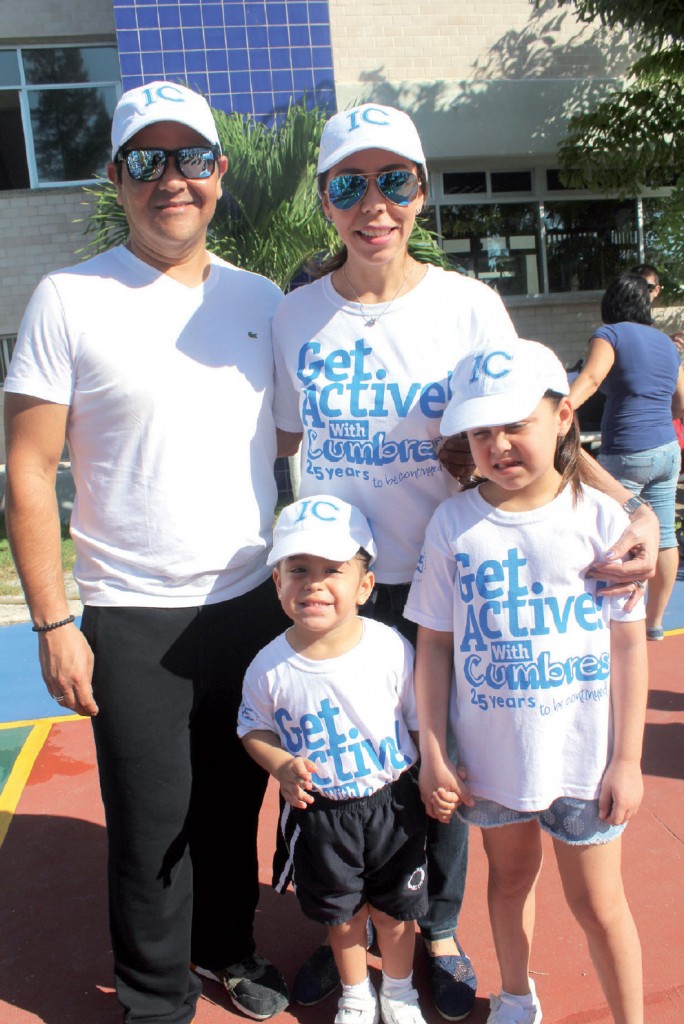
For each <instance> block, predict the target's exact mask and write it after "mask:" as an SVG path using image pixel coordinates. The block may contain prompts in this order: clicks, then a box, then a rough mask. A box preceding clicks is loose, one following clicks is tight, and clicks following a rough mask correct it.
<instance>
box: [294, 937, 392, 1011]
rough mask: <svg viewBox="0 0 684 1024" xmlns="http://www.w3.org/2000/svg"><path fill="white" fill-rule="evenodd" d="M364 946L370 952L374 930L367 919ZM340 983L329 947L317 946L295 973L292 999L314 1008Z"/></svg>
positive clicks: (373, 939)
mask: <svg viewBox="0 0 684 1024" xmlns="http://www.w3.org/2000/svg"><path fill="white" fill-rule="evenodd" d="M366 934H367V941H366V946H367V948H368V949H369V950H371V951H372V947H373V946H374V944H375V928H374V927H373V923H372V921H371V919H370V917H369V918H368V922H367V924H366ZM339 983H340V975H339V972H338V970H337V965H336V963H335V957H334V956H333V952H332V949H331V948H330V946H319V947H318V949H315V950H314V951H313V953H312V954H311V956H310V957H309V959H308V960H305V961H304V963H303V964H302V966H301V967H300V968H299V970H298V971H297V976H296V978H295V980H294V985H293V986H292V998H293V999H294V1001H295V1003H299V1005H300V1006H315V1005H316V1003H320V1002H322V1001H323V1000H324V999H327V997H328V996H329V995H331V994H332V993H333V992H334V991H335V989H336V988H337V986H338V985H339Z"/></svg>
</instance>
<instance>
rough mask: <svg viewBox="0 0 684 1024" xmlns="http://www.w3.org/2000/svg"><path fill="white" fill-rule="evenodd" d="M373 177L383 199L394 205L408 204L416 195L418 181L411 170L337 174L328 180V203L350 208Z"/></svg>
mask: <svg viewBox="0 0 684 1024" xmlns="http://www.w3.org/2000/svg"><path fill="white" fill-rule="evenodd" d="M371 178H375V181H376V183H377V186H378V188H379V189H380V191H381V192H382V194H383V196H384V197H385V199H389V201H390V203H394V205H395V206H408V205H409V203H412V202H413V200H414V199H415V198H416V196H417V195H418V190H419V188H420V183H419V181H418V176H417V175H416V174H414V173H413V171H382V173H380V174H338V175H336V176H335V177H334V178H331V179H330V181H329V182H328V187H327V193H328V199H329V200H330V205H331V206H334V207H335V209H336V210H351V208H352V206H356V204H357V203H358V202H360V200H361V199H363V197H364V196H365V194H366V192H367V191H368V182H369V181H370V179H371Z"/></svg>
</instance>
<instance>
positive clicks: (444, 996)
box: [428, 935, 477, 1020]
mask: <svg viewBox="0 0 684 1024" xmlns="http://www.w3.org/2000/svg"><path fill="white" fill-rule="evenodd" d="M454 941H455V942H456V946H457V948H458V952H459V954H460V955H459V956H428V963H429V965H430V988H431V989H432V999H433V1002H434V1004H435V1009H436V1010H437V1012H438V1013H439V1014H441V1016H442V1017H444V1019H445V1020H463V1019H464V1017H467V1016H468V1014H469V1013H470V1011H471V1010H472V1008H473V1004H474V1002H475V991H476V989H477V978H476V977H475V971H474V970H473V965H472V964H471V962H470V959H469V958H468V957H467V956H466V955H465V953H464V952H463V949H462V948H461V945H460V943H459V941H458V939H457V938H456V936H455V935H454Z"/></svg>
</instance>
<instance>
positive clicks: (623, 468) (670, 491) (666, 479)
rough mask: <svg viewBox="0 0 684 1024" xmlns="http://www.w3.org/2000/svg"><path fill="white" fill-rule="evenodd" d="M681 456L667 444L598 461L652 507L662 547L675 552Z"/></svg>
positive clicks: (610, 454) (676, 444)
mask: <svg viewBox="0 0 684 1024" xmlns="http://www.w3.org/2000/svg"><path fill="white" fill-rule="evenodd" d="M681 459H682V452H681V448H680V447H679V442H678V441H677V440H676V439H675V440H674V441H668V443H667V444H662V445H660V446H659V447H658V448H648V449H647V450H646V451H643V452H606V453H605V454H604V453H603V452H601V453H600V454H599V457H598V461H599V462H600V463H601V465H602V466H603V468H604V469H607V470H608V472H609V473H610V475H611V476H614V477H615V479H616V480H619V481H620V483H621V484H623V486H624V487H626V488H627V489H628V490H630V491H631V492H632V493H633V494H638V495H639V497H640V498H643V499H644V500H645V501H647V502H648V503H649V505H650V506H651V507H652V509H653V511H654V512H655V514H656V515H657V516H658V522H659V523H660V547H661V548H676V547H677V538H676V536H675V528H674V522H675V498H676V495H677V480H678V478H679V472H680V466H681Z"/></svg>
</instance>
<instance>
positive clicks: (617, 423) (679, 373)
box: [570, 274, 684, 640]
mask: <svg viewBox="0 0 684 1024" xmlns="http://www.w3.org/2000/svg"><path fill="white" fill-rule="evenodd" d="M601 317H602V319H603V327H599V328H598V329H597V330H596V331H594V334H593V337H592V338H591V340H590V342H589V350H588V353H587V358H586V361H585V363H584V367H583V369H582V371H581V373H580V374H579V375H578V376H577V378H576V379H575V380H574V381H573V382H572V385H571V387H570V400H571V402H572V404H573V406H574V408H575V409H578V408H579V406H581V405H582V403H583V402H586V400H587V399H588V398H590V397H591V395H593V394H594V393H595V392H596V391H597V389H598V388H600V389H601V391H602V392H603V393H604V394H605V396H606V404H605V406H604V409H603V416H602V419H601V451H600V454H599V462H600V463H601V465H602V466H604V467H605V468H606V469H607V470H608V472H609V473H611V474H612V475H613V476H614V477H616V478H617V479H618V480H619V481H620V483H622V484H624V486H625V487H627V488H629V490H631V491H633V493H634V494H636V495H638V496H639V497H641V498H643V499H644V500H645V501H647V502H648V503H649V504H650V505H651V506H652V508H653V511H654V512H655V513H656V515H657V516H658V520H659V522H660V549H659V551H658V561H657V565H656V573H655V576H654V578H653V579H652V580H650V582H649V585H648V596H647V600H646V635H647V637H648V639H649V640H662V639H663V625H662V623H663V615H664V613H665V608H666V607H667V602H668V600H669V598H670V595H671V593H672V588H673V587H674V584H675V580H676V578H677V569H678V567H679V548H678V546H677V538H676V536H675V531H674V519H675V498H676V491H677V479H678V477H679V471H680V461H681V457H680V448H679V443H678V441H677V436H676V434H675V429H674V425H673V422H672V420H673V418H675V419H678V418H679V417H680V416H681V415H682V412H683V410H684V369H682V367H681V366H680V364H679V354H678V352H677V348H676V346H675V345H674V344H673V342H672V340H671V339H670V338H669V337H668V335H667V334H663V332H662V331H659V330H658V329H657V328H655V327H654V326H653V320H652V317H651V300H650V294H649V290H648V284H647V282H646V281H645V280H644V279H643V277H641V276H640V275H639V274H621V275H620V277H618V278H617V279H616V280H615V281H613V283H612V284H611V285H610V286H609V288H608V289H607V290H606V292H605V294H604V296H603V300H602V302H601Z"/></svg>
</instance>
